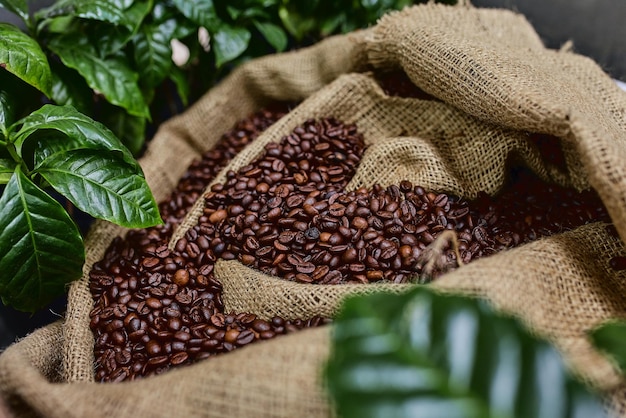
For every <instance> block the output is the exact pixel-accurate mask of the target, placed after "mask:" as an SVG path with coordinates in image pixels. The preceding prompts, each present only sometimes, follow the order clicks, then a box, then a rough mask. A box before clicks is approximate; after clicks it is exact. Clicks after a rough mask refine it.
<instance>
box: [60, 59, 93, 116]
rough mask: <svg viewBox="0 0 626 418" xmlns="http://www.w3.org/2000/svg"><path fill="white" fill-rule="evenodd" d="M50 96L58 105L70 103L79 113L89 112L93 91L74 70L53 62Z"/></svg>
mask: <svg viewBox="0 0 626 418" xmlns="http://www.w3.org/2000/svg"><path fill="white" fill-rule="evenodd" d="M51 68H52V90H51V98H52V100H54V102H55V103H56V104H58V105H70V106H73V107H74V108H76V110H78V111H79V112H81V113H87V114H88V113H91V109H92V106H93V91H92V90H91V88H90V87H89V86H88V85H87V83H86V82H85V79H84V78H82V77H81V76H80V74H78V72H77V71H76V70H73V69H71V68H68V67H66V66H64V65H62V64H61V63H57V62H54V63H52V65H51Z"/></svg>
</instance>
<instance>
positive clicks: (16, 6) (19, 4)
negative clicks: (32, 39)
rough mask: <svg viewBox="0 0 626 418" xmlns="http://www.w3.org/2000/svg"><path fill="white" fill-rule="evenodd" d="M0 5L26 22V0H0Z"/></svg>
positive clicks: (27, 18)
mask: <svg viewBox="0 0 626 418" xmlns="http://www.w3.org/2000/svg"><path fill="white" fill-rule="evenodd" d="M0 6H2V7H4V8H6V9H7V10H9V11H11V12H13V13H15V14H16V15H18V16H19V17H20V18H21V19H22V20H23V21H24V22H28V20H29V17H28V4H26V0H0Z"/></svg>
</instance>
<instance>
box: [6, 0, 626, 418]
mask: <svg viewBox="0 0 626 418" xmlns="http://www.w3.org/2000/svg"><path fill="white" fill-rule="evenodd" d="M391 69H402V70H403V71H404V72H405V73H406V74H407V75H408V76H409V77H410V79H411V80H412V81H413V82H414V83H415V84H416V85H417V86H418V87H420V88H421V89H422V90H424V91H426V92H428V93H430V94H432V95H433V96H435V97H436V98H437V99H439V101H427V100H418V99H406V98H394V97H388V96H386V95H385V94H384V93H383V91H382V90H381V88H380V87H379V86H378V85H377V83H376V82H375V81H374V78H373V77H372V76H371V75H370V74H369V73H368V71H370V70H371V71H375V72H376V73H380V72H385V71H387V70H391ZM273 100H303V101H302V103H301V104H300V105H299V106H298V107H296V108H295V109H293V110H292V111H291V112H290V113H289V114H288V115H287V116H286V117H284V118H283V119H281V120H280V121H278V122H277V123H276V124H274V125H273V126H272V127H270V128H269V129H268V130H267V131H266V132H264V133H263V134H262V135H261V136H260V137H259V138H258V139H257V140H256V141H254V142H253V143H252V144H251V145H250V146H248V147H247V148H246V149H245V150H244V151H242V152H241V153H240V154H239V155H237V157H236V158H235V159H234V160H233V161H232V162H231V163H230V164H229V166H228V167H227V168H226V169H225V170H224V171H223V172H222V174H221V175H220V176H218V178H217V179H216V180H215V181H216V182H219V181H222V180H223V179H224V173H225V172H226V170H229V169H234V170H236V169H237V168H239V167H242V166H244V165H246V164H247V163H249V162H250V161H252V160H253V159H254V158H256V157H257V156H258V155H259V154H260V153H261V152H262V149H263V146H264V145H265V144H267V143H268V142H271V141H279V140H280V139H281V138H282V136H284V135H286V134H288V133H289V132H291V131H292V130H293V129H294V128H295V127H296V126H298V125H299V124H301V123H302V122H304V121H305V120H306V119H309V118H319V117H324V116H333V117H335V118H337V119H339V120H342V121H344V122H352V123H356V125H357V127H358V129H359V131H360V132H361V133H363V135H364V137H365V140H366V143H367V144H368V149H367V151H366V153H365V155H364V158H363V160H362V162H361V164H360V166H359V168H358V172H357V174H356V176H355V177H354V178H353V179H352V181H351V182H350V184H349V186H348V188H350V189H355V188H357V187H360V186H366V187H367V186H371V185H372V184H373V183H381V184H383V185H388V184H393V183H398V182H399V181H400V180H404V179H408V180H411V181H412V182H414V183H415V184H420V185H422V186H423V187H425V188H428V189H433V190H438V191H445V192H449V193H455V194H459V195H462V196H465V197H468V198H471V197H474V196H476V194H477V193H478V192H479V191H481V190H484V191H487V192H489V193H495V192H497V191H498V190H499V189H500V187H501V186H502V184H503V182H504V180H505V176H506V172H507V161H510V160H511V159H514V160H515V161H517V162H520V163H523V164H525V165H527V166H528V167H530V168H531V169H533V171H535V172H536V173H537V174H539V175H540V177H542V178H543V179H545V180H548V181H553V182H558V183H560V184H562V185H567V186H573V187H576V188H578V189H583V188H586V187H589V186H590V185H591V186H593V187H594V188H595V189H596V190H597V191H598V193H599V194H600V196H601V198H602V200H603V202H604V203H605V205H606V206H607V209H608V210H609V213H610V215H611V217H612V219H613V221H614V223H615V226H616V228H617V230H618V232H619V234H620V236H621V237H622V238H624V237H626V187H624V186H625V185H624V182H626V178H625V176H624V174H623V173H624V170H626V165H624V164H623V162H622V161H625V159H624V157H626V119H625V112H626V111H625V109H626V94H624V93H623V92H621V91H619V90H618V88H617V87H616V86H615V85H614V84H613V82H612V80H610V78H609V77H608V76H607V75H606V74H604V72H603V71H602V70H601V69H600V68H599V67H598V66H597V65H596V64H595V63H593V62H592V61H591V60H589V59H587V58H585V57H582V56H580V55H577V54H574V53H572V52H566V51H553V50H548V49H545V48H544V47H543V45H542V44H541V41H540V40H539V38H538V36H537V35H536V33H535V32H534V30H533V29H532V27H531V26H530V25H529V24H528V22H527V21H526V20H525V19H524V18H523V17H522V16H520V15H517V14H515V13H512V12H507V11H502V10H485V9H476V8H472V7H446V6H438V5H433V4H429V5H427V6H418V7H413V8H410V9H407V10H405V11H403V12H399V13H393V14H390V15H388V16H386V17H384V18H383V19H382V20H381V21H380V23H379V24H378V25H377V26H376V27H374V28H372V29H369V30H366V31H362V32H357V33H354V34H351V35H347V36H339V37H335V38H330V39H328V40H326V41H324V42H322V43H320V44H318V45H315V46H314V47H312V48H309V49H306V50H302V51H298V52H294V53H288V54H281V55H277V56H270V57H266V58H263V59H260V60H254V61H251V62H249V63H247V64H245V65H244V66H242V67H240V68H238V69H237V70H235V72H234V73H232V75H231V76H230V77H228V78H227V79H226V80H224V81H223V82H222V83H221V84H220V85H218V86H217V87H215V88H214V89H213V90H211V91H210V92H209V93H208V94H207V95H206V96H205V97H204V98H203V99H202V100H201V101H200V102H198V103H197V104H196V105H194V106H193V107H191V108H190V109H189V110H188V111H187V112H185V114H184V115H181V116H179V117H177V118H175V119H173V120H172V121H170V122H168V123H167V124H166V125H164V126H163V127H162V128H161V129H160V130H159V132H158V133H157V135H156V137H155V138H154V139H153V141H152V142H151V144H150V147H149V150H148V152H147V154H146V156H145V157H144V158H143V159H142V161H141V163H142V166H143V167H144V169H145V172H146V178H147V179H148V181H149V184H150V185H151V187H152V189H153V191H154V193H155V197H156V198H157V200H162V199H165V198H167V196H168V195H169V193H170V192H171V190H172V189H173V187H174V185H175V184H176V182H177V181H178V179H179V178H180V176H181V175H182V173H183V172H184V171H185V170H186V167H187V166H188V165H189V163H190V162H191V161H192V160H193V159H194V158H198V156H199V155H200V153H201V152H203V151H205V150H207V149H209V148H211V147H212V146H213V144H215V143H216V141H217V140H218V139H219V137H220V136H221V134H222V133H223V132H225V131H226V130H228V129H229V128H230V127H231V126H232V125H233V124H234V122H235V121H237V120H239V119H241V118H243V117H245V116H247V115H248V114H249V113H251V112H252V111H254V110H256V109H259V108H260V107H262V106H263V105H264V104H266V103H269V102H271V101H273ZM528 132H539V133H547V134H551V135H554V136H556V137H558V138H559V141H560V144H561V145H562V148H563V150H564V154H565V156H566V161H567V171H566V172H562V171H559V170H558V169H557V168H556V167H552V166H550V165H549V164H548V163H547V162H544V161H542V159H541V156H540V154H539V152H538V151H537V149H536V148H535V147H534V146H533V145H532V144H531V143H530V142H529V141H528V140H527V133H528ZM201 209H202V199H200V200H199V201H198V202H197V205H196V206H195V207H194V209H193V210H192V211H190V213H189V215H188V217H187V218H186V219H185V221H184V222H183V223H182V224H181V226H180V228H179V229H178V230H177V231H176V232H175V234H174V237H173V239H172V244H173V243H174V242H175V241H176V239H177V238H178V237H180V236H182V234H183V233H184V231H185V230H186V229H187V228H189V227H190V226H192V225H194V224H195V222H196V220H197V216H198V213H200V212H201ZM120 234H123V231H122V230H121V229H120V228H116V227H114V226H111V225H110V224H107V223H96V225H95V226H94V227H93V228H92V230H91V232H90V234H89V237H88V239H87V259H88V262H87V264H86V265H85V272H88V271H89V269H90V268H91V266H92V265H93V263H94V262H95V261H97V260H99V259H100V258H101V257H102V255H103V253H104V251H105V249H106V247H107V246H108V244H109V243H110V241H111V240H112V239H113V237H115V236H117V235H120ZM616 255H626V250H625V249H624V247H623V243H622V240H620V239H618V238H616V237H614V236H612V235H610V234H609V233H607V231H606V228H605V225H603V224H592V225H588V226H585V227H581V228H578V229H577V230H574V231H571V232H567V233H563V234H559V235H556V236H553V237H550V238H547V239H542V240H539V241H537V242H534V243H531V244H528V245H525V246H522V247H519V248H516V249H514V250H510V251H506V252H503V253H499V254H497V255H494V256H492V257H489V258H485V259H482V260H478V261H475V262H472V263H470V264H468V265H466V266H463V267H462V268H460V269H457V270H456V271H454V272H451V273H448V274H446V275H444V276H442V277H441V278H439V279H438V280H437V281H435V282H434V283H433V284H432V286H435V287H438V288H440V289H443V290H449V291H462V292H464V293H468V294H475V295H481V296H484V297H487V298H488V299H489V300H490V301H492V302H493V303H494V304H495V305H496V306H497V307H499V308H500V309H503V310H505V311H508V312H511V313H513V314H515V315H517V316H519V317H520V318H522V319H523V320H524V321H525V322H526V323H527V324H528V325H529V326H531V327H532V328H533V329H534V330H535V331H537V332H538V333H540V334H542V335H545V336H547V337H549V338H550V339H551V340H552V341H553V342H554V343H555V344H556V346H557V347H558V348H559V349H560V350H561V351H562V353H563V354H564V356H565V358H566V359H567V361H568V362H569V363H570V364H571V365H572V366H573V367H574V369H575V370H577V371H578V372H579V373H580V374H581V375H583V377H584V378H585V379H586V380H588V381H589V382H590V383H591V384H593V385H594V386H596V387H598V388H601V389H602V390H603V392H604V393H605V394H606V395H607V397H608V398H609V400H610V401H611V402H612V403H613V406H614V407H615V411H616V413H617V415H620V416H623V415H624V414H626V385H624V382H623V380H622V378H621V377H620V376H619V375H618V374H617V372H616V371H615V369H614V368H613V366H612V365H611V364H610V363H609V362H608V361H607V360H606V359H605V358H604V357H602V356H601V355H599V354H598V353H597V352H596V351H595V350H594V349H593V348H592V347H591V345H590V343H589V341H588V340H587V338H586V336H585V333H586V331H588V330H589V329H591V328H592V327H594V326H596V325H597V324H599V323H601V322H602V321H604V320H606V319H608V318H614V317H625V316H626V301H625V300H624V298H623V297H622V295H623V294H624V291H625V290H626V289H624V287H625V284H624V279H625V278H626V277H624V273H623V272H616V271H614V270H612V269H611V268H610V267H609V264H608V263H609V260H610V258H611V257H613V256H616ZM216 275H217V276H218V278H219V279H220V281H221V282H222V284H223V286H224V301H225V303H226V305H227V310H235V311H239V312H242V311H245V312H253V313H257V314H259V315H261V316H264V317H268V316H272V315H276V314H279V315H282V316H285V317H290V318H295V317H300V318H305V317H309V316H312V315H319V314H322V315H329V316H332V315H333V314H334V313H335V312H336V310H337V307H338V306H339V303H340V301H341V300H342V298H343V297H345V295H346V294H348V293H353V292H361V293H364V292H370V291H372V290H374V289H378V288H381V287H385V286H386V287H387V288H392V289H394V290H396V291H401V290H403V288H402V287H391V286H393V285H383V286H380V287H378V288H376V287H374V286H369V287H368V286H350V287H348V286H345V287H343V286H317V287H316V286H315V285H296V284H294V283H289V282H286V281H283V280H281V279H279V278H274V277H268V276H266V275H263V274H261V273H259V272H257V271H255V270H253V269H250V268H248V267H245V266H243V265H241V264H240V263H238V262H237V261H229V262H224V261H220V262H218V264H217V266H216ZM92 303H93V302H92V298H91V295H90V293H89V289H88V279H87V276H86V275H85V277H83V279H82V280H80V281H79V282H76V283H75V284H73V285H72V287H71V288H70V294H69V303H68V311H67V314H66V318H65V320H64V321H62V322H59V323H56V324H53V325H50V326H48V327H46V328H43V329H41V330H39V331H37V332H36V333H34V334H32V335H31V336H29V337H27V338H26V339H24V340H22V341H20V342H19V343H16V344H14V345H13V346H11V347H10V348H9V349H7V351H6V352H4V353H3V354H2V355H0V393H1V394H2V396H3V398H5V399H6V400H7V401H8V402H9V404H10V406H11V408H13V410H15V411H16V412H19V413H20V416H21V415H24V416H28V415H29V414H30V415H43V416H63V417H67V416H76V417H79V416H94V417H95V416H102V417H107V416H138V417H139V416H148V415H149V416H178V415H180V416H203V415H205V416H216V417H221V416H268V417H270V416H276V417H287V416H289V417H293V416H307V417H316V416H320V417H321V416H329V415H332V409H331V408H330V407H329V404H328V401H327V399H326V397H325V394H324V391H323V388H322V386H321V384H320V380H319V372H320V366H321V364H322V363H323V361H324V359H325V358H326V357H327V355H328V350H329V333H330V331H331V329H329V328H321V329H315V330H307V331H303V332H301V333H297V334H293V335H290V336H286V337H280V338H276V339H275V340H272V341H268V342H262V343H258V344H254V345H251V346H249V347H246V348H243V349H241V350H238V351H236V352H234V353H230V354H227V355H223V356H219V357H215V358H213V359H210V360H207V361H204V362H200V363H198V364H195V365H193V366H188V367H185V368H181V369H179V370H173V371H171V372H168V373H166V374H164V375H161V376H157V377H152V378H148V379H145V380H143V381H136V382H131V383H123V384H96V383H93V382H92V381H93V352H92V351H93V337H92V335H91V331H90V330H89V325H88V323H89V316H88V315H89V311H90V310H91V306H92ZM53 382H63V383H54V384H53Z"/></svg>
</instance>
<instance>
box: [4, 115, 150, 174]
mask: <svg viewBox="0 0 626 418" xmlns="http://www.w3.org/2000/svg"><path fill="white" fill-rule="evenodd" d="M19 125H21V127H20V129H19V130H18V131H17V132H16V134H15V135H14V138H15V145H16V147H17V149H18V150H20V149H21V147H22V145H23V143H24V141H26V139H27V138H28V137H30V135H32V134H33V133H34V132H36V131H38V130H42V129H53V130H56V131H59V132H62V133H63V134H65V135H67V136H68V137H69V138H70V139H71V140H72V142H71V144H77V145H79V146H78V147H77V148H89V149H94V150H103V151H104V150H106V151H113V152H115V153H118V154H120V155H121V156H122V158H123V160H124V162H125V163H126V164H128V165H129V166H130V167H132V168H133V170H134V173H135V174H138V175H140V174H141V173H142V170H141V167H140V166H139V163H137V161H136V160H135V158H134V157H133V155H132V154H131V152H130V151H129V150H128V149H127V148H126V147H125V146H124V145H123V144H122V143H121V142H120V140H119V139H117V137H116V136H115V135H114V134H113V133H112V132H111V131H110V130H109V129H108V128H106V127H105V126H104V125H102V124H101V123H99V122H96V121H94V120H93V119H91V118H90V117H88V116H85V115H83V114H82V113H80V112H78V111H77V110H76V109H74V108H73V107H71V106H54V105H44V106H43V107H42V108H41V109H39V110H37V111H35V112H33V113H31V114H30V115H28V116H27V117H25V118H23V119H21V120H20V121H18V122H17V123H16V124H15V125H14V126H13V127H12V128H13V129H14V128H15V126H19ZM45 146H46V145H45V143H44V144H43V145H42V147H43V148H45Z"/></svg>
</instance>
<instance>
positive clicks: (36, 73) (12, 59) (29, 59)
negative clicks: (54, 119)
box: [0, 23, 52, 97]
mask: <svg viewBox="0 0 626 418" xmlns="http://www.w3.org/2000/svg"><path fill="white" fill-rule="evenodd" d="M0 67H2V68H4V69H6V70H7V71H9V72H11V73H12V74H15V75H16V76H17V77H19V78H20V79H22V80H23V81H25V82H26V83H28V84H30V85H31V86H33V87H35V88H36V89H38V90H39V91H41V92H42V93H43V94H45V95H46V96H48V97H50V89H51V86H52V75H51V73H50V66H49V65H48V59H47V58H46V55H45V54H44V52H43V51H42V50H41V48H40V47H39V45H38V44H37V42H36V41H35V40H34V39H33V38H31V37H30V36H28V35H26V34H25V33H24V32H22V31H21V30H20V29H19V28H17V27H16V26H13V25H11V24H8V23H0Z"/></svg>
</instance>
